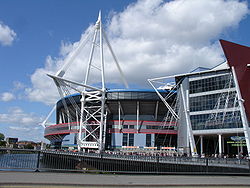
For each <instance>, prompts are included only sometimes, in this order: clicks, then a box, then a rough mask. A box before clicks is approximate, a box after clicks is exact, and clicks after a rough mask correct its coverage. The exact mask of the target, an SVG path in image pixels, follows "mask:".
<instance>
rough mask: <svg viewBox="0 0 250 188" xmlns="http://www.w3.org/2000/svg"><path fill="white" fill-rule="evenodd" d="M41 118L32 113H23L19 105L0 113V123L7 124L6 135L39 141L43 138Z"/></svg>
mask: <svg viewBox="0 0 250 188" xmlns="http://www.w3.org/2000/svg"><path fill="white" fill-rule="evenodd" d="M42 120H43V118H42V117H38V116H37V115H35V114H33V113H25V112H24V111H23V110H22V109H21V108H20V107H12V108H10V109H9V111H8V113H3V114H0V124H2V125H5V126H6V125H8V128H7V130H8V131H7V134H6V136H7V137H11V136H13V137H19V138H21V139H30V138H32V140H35V141H39V140H41V139H43V128H42V126H41V125H40V123H41V122H42Z"/></svg>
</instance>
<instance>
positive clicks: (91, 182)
mask: <svg viewBox="0 0 250 188" xmlns="http://www.w3.org/2000/svg"><path fill="white" fill-rule="evenodd" d="M10 185H11V186H12V187H23V186H24V185H29V186H30V187H32V186H31V185H33V187H37V186H35V185H40V186H41V185H44V186H45V185H47V186H48V185H53V187H62V186H64V187H67V186H80V187H81V186H94V187H99V186H106V187H110V186H114V187H120V186H139V187H143V186H148V187H156V186H165V187H166V186H177V187H178V186H186V187H194V186H197V187H202V186H208V187H210V186H220V187H221V186H232V187H234V186H237V187H238V186H248V187H250V176H212V175H206V176H205V175H200V176H199V175H187V176H185V175H115V174H114V175H110V174H83V173H50V172H9V171H0V187H11V186H10ZM29 186H28V187H29ZM24 187H27V186H24Z"/></svg>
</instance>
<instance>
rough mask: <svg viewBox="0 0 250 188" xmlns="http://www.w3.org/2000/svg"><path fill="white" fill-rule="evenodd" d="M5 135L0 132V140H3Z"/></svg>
mask: <svg viewBox="0 0 250 188" xmlns="http://www.w3.org/2000/svg"><path fill="white" fill-rule="evenodd" d="M4 138H5V136H4V134H3V133H0V141H2V140H4Z"/></svg>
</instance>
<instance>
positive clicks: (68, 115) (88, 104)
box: [43, 12, 128, 152]
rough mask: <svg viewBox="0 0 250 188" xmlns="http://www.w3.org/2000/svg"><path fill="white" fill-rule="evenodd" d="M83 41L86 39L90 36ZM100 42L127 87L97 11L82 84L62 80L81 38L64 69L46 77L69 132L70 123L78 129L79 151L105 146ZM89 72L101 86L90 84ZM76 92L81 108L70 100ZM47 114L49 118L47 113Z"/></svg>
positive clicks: (80, 43)
mask: <svg viewBox="0 0 250 188" xmlns="http://www.w3.org/2000/svg"><path fill="white" fill-rule="evenodd" d="M87 38H88V40H89V38H90V37H87ZM104 41H105V42H106V45H107V47H108V49H109V51H110V53H111V56H112V57H113V60H114V62H115V64H116V67H117V69H118V71H119V73H120V75H121V79H122V81H123V83H124V85H125V86H126V87H127V88H128V84H127V82H126V79H125V77H124V74H123V72H122V70H121V68H120V66H119V63H118V60H117V58H116V56H115V54H114V51H113V49H112V47H111V45H110V43H109V41H108V38H107V36H106V34H105V32H104V31H103V28H102V22H101V12H99V16H98V20H97V22H96V24H95V27H94V34H93V38H92V40H91V50H90V54H89V58H88V65H87V69H86V74H85V80H84V83H79V82H76V81H73V80H69V79H66V78H63V76H64V74H65V73H66V71H67V69H68V67H69V66H70V65H71V63H72V62H73V61H74V59H75V58H76V57H77V55H78V54H79V53H80V51H81V50H82V48H83V47H84V46H85V45H86V41H85V40H83V39H81V41H80V42H79V45H78V46H77V47H76V49H75V50H74V51H72V53H70V54H69V55H68V57H67V58H66V59H65V62H64V66H63V67H62V68H61V69H60V70H59V71H58V72H57V73H56V75H50V74H48V76H50V77H51V78H52V79H53V80H54V82H55V85H56V87H57V89H58V92H59V94H60V97H61V100H62V103H63V107H64V114H65V117H64V119H66V120H64V121H65V122H68V127H69V129H71V124H70V123H71V122H74V121H76V122H77V127H78V130H79V133H78V137H77V145H78V149H79V150H82V149H83V150H86V149H98V150H99V151H100V152H101V151H102V150H103V149H104V146H105V131H106V117H107V109H106V107H105V100H106V86H105V71H104V50H103V42H104ZM97 47H98V48H99V58H100V59H99V65H98V66H96V65H94V64H93V58H94V52H95V48H97ZM93 70H97V71H99V75H100V80H99V81H97V82H98V83H101V86H100V87H96V86H92V85H90V83H91V80H90V74H91V72H93ZM95 75H96V73H95ZM76 92H77V93H80V94H81V99H80V102H81V105H78V104H77V103H76V101H75V100H74V99H73V97H72V93H76ZM49 115H51V113H50V114H49ZM47 119H48V117H47V118H46V120H45V121H44V122H43V125H44V126H45V123H46V121H47Z"/></svg>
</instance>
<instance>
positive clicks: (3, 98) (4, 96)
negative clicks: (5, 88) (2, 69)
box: [0, 92, 16, 102]
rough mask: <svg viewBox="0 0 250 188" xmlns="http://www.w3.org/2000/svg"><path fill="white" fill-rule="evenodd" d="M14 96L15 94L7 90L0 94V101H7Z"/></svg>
mask: <svg viewBox="0 0 250 188" xmlns="http://www.w3.org/2000/svg"><path fill="white" fill-rule="evenodd" d="M15 98H16V97H15V95H13V94H12V93H9V92H4V93H1V94H0V101H4V102H9V101H12V100H14V99H15Z"/></svg>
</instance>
